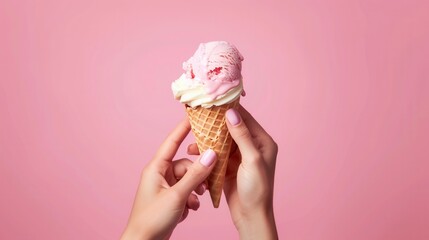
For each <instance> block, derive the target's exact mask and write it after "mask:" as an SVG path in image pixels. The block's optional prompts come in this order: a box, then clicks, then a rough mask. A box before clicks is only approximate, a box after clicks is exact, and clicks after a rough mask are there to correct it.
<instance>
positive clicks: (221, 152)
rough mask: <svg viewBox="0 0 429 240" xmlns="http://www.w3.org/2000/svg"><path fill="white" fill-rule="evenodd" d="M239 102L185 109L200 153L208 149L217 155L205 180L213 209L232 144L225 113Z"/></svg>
mask: <svg viewBox="0 0 429 240" xmlns="http://www.w3.org/2000/svg"><path fill="white" fill-rule="evenodd" d="M239 100H240V98H238V99H236V100H234V101H233V102H231V103H228V104H224V105H221V106H213V107H211V108H204V107H196V108H191V107H186V112H187V115H188V118H189V121H190V123H191V128H192V132H193V134H194V136H195V140H196V142H197V145H198V149H199V151H200V153H203V152H204V151H206V150H207V149H209V148H210V149H212V150H213V151H215V152H216V155H217V162H216V165H215V166H214V168H213V170H212V172H211V173H210V175H209V177H208V178H207V182H208V189H209V191H210V197H211V199H212V202H213V206H214V207H215V208H218V207H219V203H220V199H221V196H222V189H223V183H224V181H225V173H226V169H227V166H228V159H229V154H230V151H231V147H232V143H233V140H232V137H231V135H230V134H229V131H228V128H227V126H226V122H225V121H226V119H225V113H226V111H227V110H228V109H230V108H237V107H238V103H239Z"/></svg>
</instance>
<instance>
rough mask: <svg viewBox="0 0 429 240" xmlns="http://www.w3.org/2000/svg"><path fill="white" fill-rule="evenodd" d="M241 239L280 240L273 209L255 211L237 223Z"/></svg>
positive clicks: (248, 213)
mask: <svg viewBox="0 0 429 240" xmlns="http://www.w3.org/2000/svg"><path fill="white" fill-rule="evenodd" d="M235 225H236V228H237V230H238V233H239V235H240V239H242V240H249V239H278V236H277V228H276V223H275V219H274V211H273V209H272V208H265V209H264V208H261V209H253V210H252V211H249V212H247V213H244V214H243V215H242V217H241V218H240V219H239V220H238V221H237V222H236V223H235Z"/></svg>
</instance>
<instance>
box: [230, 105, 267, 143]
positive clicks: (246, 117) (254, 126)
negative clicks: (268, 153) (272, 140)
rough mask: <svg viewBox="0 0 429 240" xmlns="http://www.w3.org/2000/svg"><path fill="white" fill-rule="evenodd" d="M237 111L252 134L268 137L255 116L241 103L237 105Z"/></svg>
mask: <svg viewBox="0 0 429 240" xmlns="http://www.w3.org/2000/svg"><path fill="white" fill-rule="evenodd" d="M238 112H239V113H240V116H241V117H242V119H243V121H244V122H245V123H246V126H247V127H248V129H249V131H250V132H251V134H252V136H257V137H262V138H269V137H270V135H269V134H268V133H267V132H266V131H265V129H264V128H263V127H262V126H261V124H259V123H258V122H257V121H256V120H255V118H254V117H253V116H252V115H251V114H250V113H249V112H248V111H247V110H246V109H245V108H244V107H243V106H242V105H239V107H238Z"/></svg>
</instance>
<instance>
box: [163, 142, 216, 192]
mask: <svg viewBox="0 0 429 240" xmlns="http://www.w3.org/2000/svg"><path fill="white" fill-rule="evenodd" d="M216 160H217V157H216V153H215V152H214V151H213V150H211V149H208V150H207V151H205V152H204V154H203V155H201V156H200V157H199V159H198V160H197V161H195V162H194V163H193V164H192V166H190V167H189V168H188V171H187V172H186V174H185V175H184V176H183V177H182V179H180V181H179V182H177V183H176V184H175V185H174V186H173V187H171V188H170V189H171V190H172V191H176V192H177V193H178V194H179V196H182V197H183V198H187V197H188V196H189V194H191V192H192V191H193V190H194V189H196V188H197V186H198V185H200V184H201V183H202V182H204V180H205V179H206V178H207V177H208V175H209V174H210V172H211V170H212V169H213V166H214V165H215V164H214V163H215V162H216Z"/></svg>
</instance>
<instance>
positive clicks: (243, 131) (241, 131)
mask: <svg viewBox="0 0 429 240" xmlns="http://www.w3.org/2000/svg"><path fill="white" fill-rule="evenodd" d="M235 137H236V138H238V139H246V138H251V135H250V132H249V130H248V129H247V128H246V127H245V126H244V125H242V127H240V128H238V129H237V130H236V132H235Z"/></svg>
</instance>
